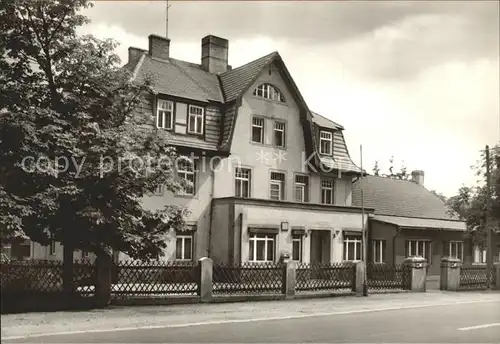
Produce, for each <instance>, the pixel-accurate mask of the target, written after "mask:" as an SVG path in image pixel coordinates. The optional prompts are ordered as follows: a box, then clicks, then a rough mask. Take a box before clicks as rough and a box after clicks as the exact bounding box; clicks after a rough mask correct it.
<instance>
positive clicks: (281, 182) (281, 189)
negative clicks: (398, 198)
mask: <svg viewBox="0 0 500 344" xmlns="http://www.w3.org/2000/svg"><path fill="white" fill-rule="evenodd" d="M273 174H276V175H280V176H281V177H283V179H273ZM269 179H270V182H269V199H272V200H274V201H283V200H284V199H285V181H286V174H285V173H284V172H277V171H272V172H271V175H270V177H269ZM273 186H277V187H278V193H279V197H278V198H273Z"/></svg>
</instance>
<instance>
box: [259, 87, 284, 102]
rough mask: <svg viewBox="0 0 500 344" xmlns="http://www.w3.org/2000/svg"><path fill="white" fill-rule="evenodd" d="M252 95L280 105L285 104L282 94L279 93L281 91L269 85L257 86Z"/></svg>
mask: <svg viewBox="0 0 500 344" xmlns="http://www.w3.org/2000/svg"><path fill="white" fill-rule="evenodd" d="M253 95H254V96H257V97H261V98H264V99H268V100H273V101H276V102H280V103H284V102H285V97H284V96H283V93H281V91H280V90H279V89H278V88H277V87H276V86H274V85H272V84H269V83H264V84H260V85H259V86H257V87H256V88H255V89H254V91H253Z"/></svg>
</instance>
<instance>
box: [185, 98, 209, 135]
mask: <svg viewBox="0 0 500 344" xmlns="http://www.w3.org/2000/svg"><path fill="white" fill-rule="evenodd" d="M194 109H196V110H201V113H192V112H191V110H194ZM191 117H194V128H191ZM198 117H199V118H201V122H200V123H201V124H200V128H198V120H197V119H198ZM204 120H205V108H204V107H203V106H198V105H189V107H188V118H187V127H188V129H187V130H188V133H189V134H196V135H203V122H204Z"/></svg>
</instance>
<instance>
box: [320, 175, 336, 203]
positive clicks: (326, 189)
mask: <svg viewBox="0 0 500 344" xmlns="http://www.w3.org/2000/svg"><path fill="white" fill-rule="evenodd" d="M321 203H323V204H333V180H332V179H323V180H322V181H321Z"/></svg>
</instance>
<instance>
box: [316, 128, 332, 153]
mask: <svg viewBox="0 0 500 344" xmlns="http://www.w3.org/2000/svg"><path fill="white" fill-rule="evenodd" d="M323 142H326V143H327V144H328V146H327V147H328V150H329V152H324V151H323V144H322V143H323ZM332 153H333V133H332V132H330V131H325V130H321V131H320V132H319V154H323V155H332Z"/></svg>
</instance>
